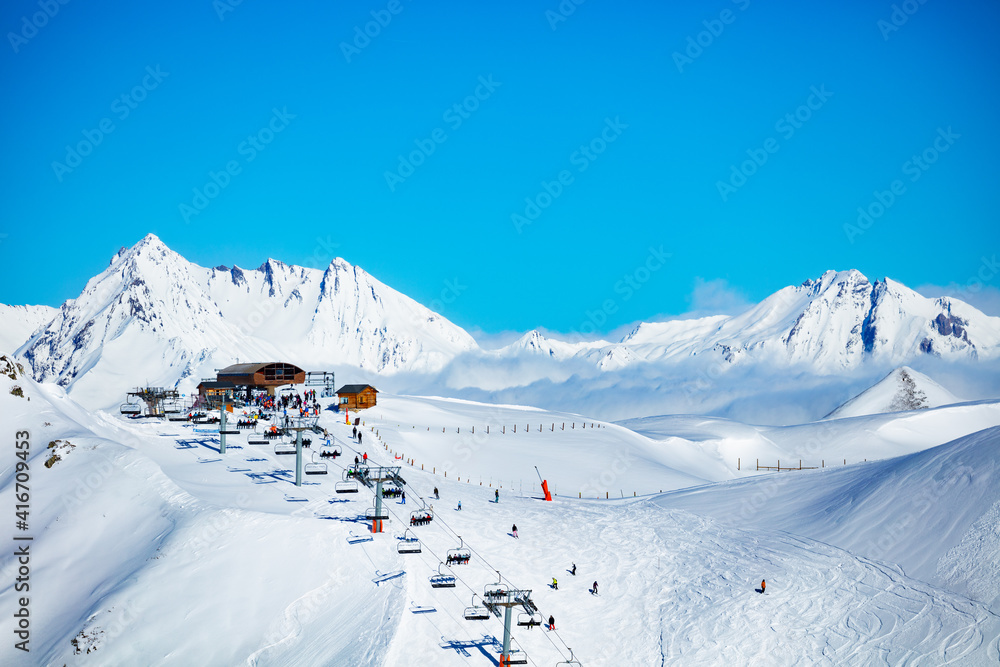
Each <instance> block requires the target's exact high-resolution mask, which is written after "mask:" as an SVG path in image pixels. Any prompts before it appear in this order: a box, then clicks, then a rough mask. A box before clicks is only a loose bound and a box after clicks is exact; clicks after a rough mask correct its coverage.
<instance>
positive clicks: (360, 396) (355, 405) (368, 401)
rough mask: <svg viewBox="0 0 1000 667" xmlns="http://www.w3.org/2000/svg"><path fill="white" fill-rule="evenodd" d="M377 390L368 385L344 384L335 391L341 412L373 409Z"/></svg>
mask: <svg viewBox="0 0 1000 667" xmlns="http://www.w3.org/2000/svg"><path fill="white" fill-rule="evenodd" d="M377 394H378V390H377V389H376V388H375V387H373V386H371V385H370V384H345V385H344V386H343V387H341V388H340V389H338V390H337V403H338V404H339V405H340V409H341V410H363V409H365V408H373V407H375V400H376V398H377V396H376V395H377Z"/></svg>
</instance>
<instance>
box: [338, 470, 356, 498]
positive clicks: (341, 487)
mask: <svg viewBox="0 0 1000 667" xmlns="http://www.w3.org/2000/svg"><path fill="white" fill-rule="evenodd" d="M349 472H350V471H349V470H344V478H343V480H342V481H340V482H337V483H336V484H335V485H334V486H333V490H334V491H336V492H337V493H357V492H358V483H357V482H356V481H355V480H353V479H351V476H350V475H349V474H348V473H349Z"/></svg>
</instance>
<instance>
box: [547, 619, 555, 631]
mask: <svg viewBox="0 0 1000 667" xmlns="http://www.w3.org/2000/svg"><path fill="white" fill-rule="evenodd" d="M555 629H556V619H555V617H553V616H549V631H553V630H555Z"/></svg>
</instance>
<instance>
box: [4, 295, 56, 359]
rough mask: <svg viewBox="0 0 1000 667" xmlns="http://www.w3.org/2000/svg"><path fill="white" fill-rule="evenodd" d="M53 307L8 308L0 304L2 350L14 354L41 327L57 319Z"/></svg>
mask: <svg viewBox="0 0 1000 667" xmlns="http://www.w3.org/2000/svg"><path fill="white" fill-rule="evenodd" d="M57 312H58V309H56V308H53V307H52V306H6V305H4V304H0V322H3V327H0V350H2V351H3V352H13V351H14V350H16V349H17V348H19V347H21V344H22V343H24V341H26V340H28V338H29V337H30V336H31V334H32V333H34V332H35V331H36V330H37V329H38V328H39V327H41V326H43V325H45V324H47V323H48V322H49V321H50V320H51V319H52V318H53V317H55V315H56V313H57Z"/></svg>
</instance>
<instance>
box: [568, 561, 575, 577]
mask: <svg viewBox="0 0 1000 667" xmlns="http://www.w3.org/2000/svg"><path fill="white" fill-rule="evenodd" d="M569 573H570V574H572V575H573V576H574V577H575V576H576V563H573V569H571V570H570V571H569Z"/></svg>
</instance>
